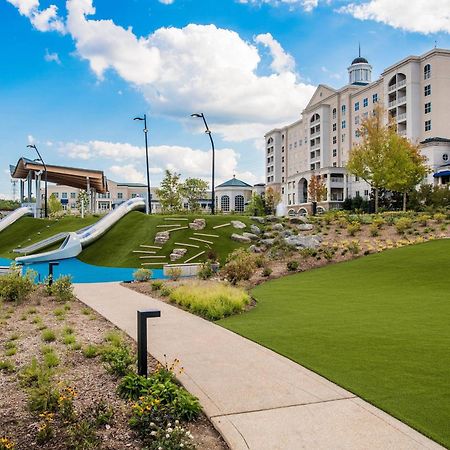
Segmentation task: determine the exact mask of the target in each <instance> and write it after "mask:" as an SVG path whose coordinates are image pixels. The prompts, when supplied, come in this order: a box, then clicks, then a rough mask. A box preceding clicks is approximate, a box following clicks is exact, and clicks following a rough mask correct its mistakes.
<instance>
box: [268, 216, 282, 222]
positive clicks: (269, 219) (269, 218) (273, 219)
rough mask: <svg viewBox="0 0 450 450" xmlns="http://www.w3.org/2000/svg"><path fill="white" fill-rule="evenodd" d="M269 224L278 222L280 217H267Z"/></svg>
mask: <svg viewBox="0 0 450 450" xmlns="http://www.w3.org/2000/svg"><path fill="white" fill-rule="evenodd" d="M266 220H267V222H278V220H279V219H278V217H277V216H267V217H266Z"/></svg>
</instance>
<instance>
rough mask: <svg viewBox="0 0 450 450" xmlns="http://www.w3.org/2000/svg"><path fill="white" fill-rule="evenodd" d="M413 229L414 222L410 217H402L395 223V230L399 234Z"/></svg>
mask: <svg viewBox="0 0 450 450" xmlns="http://www.w3.org/2000/svg"><path fill="white" fill-rule="evenodd" d="M411 227H412V220H411V219H409V218H408V217H400V219H398V220H397V221H396V222H395V228H396V230H397V232H398V233H399V234H404V233H405V231H406V230H407V229H408V228H411Z"/></svg>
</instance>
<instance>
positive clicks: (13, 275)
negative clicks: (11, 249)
mask: <svg viewBox="0 0 450 450" xmlns="http://www.w3.org/2000/svg"><path fill="white" fill-rule="evenodd" d="M35 278H36V272H34V271H31V270H27V272H26V273H25V275H24V276H22V275H21V273H20V270H19V269H18V268H16V267H12V269H11V272H10V273H8V274H6V275H3V276H2V277H0V298H2V299H3V300H5V301H7V302H22V301H24V300H26V299H27V298H28V297H29V296H30V295H31V293H32V292H33V291H34V279H35Z"/></svg>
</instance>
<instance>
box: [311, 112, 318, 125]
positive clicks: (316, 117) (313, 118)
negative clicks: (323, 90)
mask: <svg viewBox="0 0 450 450" xmlns="http://www.w3.org/2000/svg"><path fill="white" fill-rule="evenodd" d="M316 120H320V116H319V114H317V113H316V114H313V116H312V117H311V123H313V122H315V121H316Z"/></svg>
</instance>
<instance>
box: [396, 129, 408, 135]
mask: <svg viewBox="0 0 450 450" xmlns="http://www.w3.org/2000/svg"><path fill="white" fill-rule="evenodd" d="M398 134H399V135H400V136H406V130H398Z"/></svg>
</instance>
